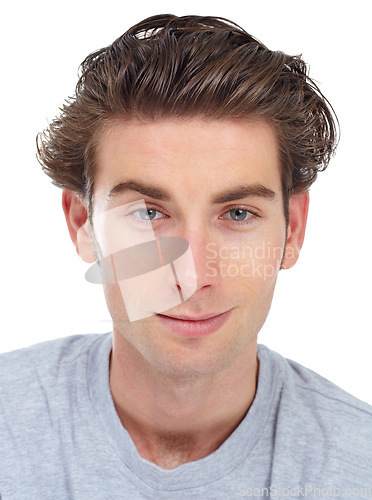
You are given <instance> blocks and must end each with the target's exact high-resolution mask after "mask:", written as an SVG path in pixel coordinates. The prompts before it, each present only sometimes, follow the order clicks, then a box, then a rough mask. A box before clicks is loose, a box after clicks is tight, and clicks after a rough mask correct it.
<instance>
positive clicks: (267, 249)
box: [208, 238, 284, 292]
mask: <svg viewBox="0 0 372 500" xmlns="http://www.w3.org/2000/svg"><path fill="white" fill-rule="evenodd" d="M283 251H284V247H283V242H282V241H281V239H280V238H277V239H275V240H274V239H273V238H271V239H270V240H269V239H262V240H261V241H260V242H252V241H250V243H249V244H244V243H242V242H241V241H240V242H239V243H235V244H229V245H224V246H221V247H219V248H218V249H216V250H215V251H214V253H213V257H214V259H209V261H208V265H209V267H210V268H211V267H212V266H214V267H215V268H216V270H218V271H219V274H220V277H221V279H222V280H224V282H225V284H229V286H231V287H234V286H235V287H236V286H237V285H238V284H239V285H240V286H242V287H245V288H247V289H248V290H249V289H251V290H252V292H253V291H254V290H257V292H258V291H259V290H265V289H266V288H269V289H270V288H272V287H273V285H274V284H275V281H276V277H277V275H278V272H279V269H280V264H281V261H282V257H283Z"/></svg>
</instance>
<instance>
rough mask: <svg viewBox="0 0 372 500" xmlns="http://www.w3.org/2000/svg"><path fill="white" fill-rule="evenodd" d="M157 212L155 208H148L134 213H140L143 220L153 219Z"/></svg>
mask: <svg viewBox="0 0 372 500" xmlns="http://www.w3.org/2000/svg"><path fill="white" fill-rule="evenodd" d="M156 212H157V210H155V208H147V209H141V210H136V211H135V212H132V214H135V213H138V214H139V216H140V218H141V219H142V220H153V219H155V215H156Z"/></svg>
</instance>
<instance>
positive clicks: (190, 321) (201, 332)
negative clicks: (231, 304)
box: [156, 309, 232, 338]
mask: <svg viewBox="0 0 372 500" xmlns="http://www.w3.org/2000/svg"><path fill="white" fill-rule="evenodd" d="M231 311H232V309H229V310H228V311H225V312H223V313H213V314H204V315H202V316H198V317H190V316H184V315H178V316H166V315H164V314H157V315H156V316H157V317H158V318H159V320H160V321H161V323H162V324H163V325H164V326H165V327H166V328H167V329H168V330H170V331H171V332H172V333H175V334H176V335H178V336H180V337H188V338H199V337H206V336H208V335H211V334H212V333H214V332H216V331H217V330H219V329H220V328H221V327H222V325H223V324H224V323H225V322H226V321H227V319H228V318H229V316H230V313H231Z"/></svg>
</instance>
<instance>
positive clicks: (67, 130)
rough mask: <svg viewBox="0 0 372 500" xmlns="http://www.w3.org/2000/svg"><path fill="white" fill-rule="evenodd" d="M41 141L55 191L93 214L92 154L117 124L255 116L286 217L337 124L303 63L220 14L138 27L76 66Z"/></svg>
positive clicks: (333, 140) (326, 154)
mask: <svg viewBox="0 0 372 500" xmlns="http://www.w3.org/2000/svg"><path fill="white" fill-rule="evenodd" d="M60 111H61V112H60V114H59V116H57V117H56V118H55V119H54V120H53V121H52V122H51V123H50V125H49V127H48V128H47V129H46V130H44V131H43V132H41V133H40V134H38V136H37V151H38V153H37V156H38V159H39V161H40V163H41V165H42V167H43V170H44V171H45V173H46V174H47V175H48V176H49V177H50V178H51V179H52V182H53V184H55V185H57V186H59V187H61V188H69V189H72V190H74V191H76V192H78V193H79V194H80V195H81V196H82V197H83V198H84V199H86V200H87V202H88V210H91V208H92V200H93V192H94V177H95V171H96V168H97V165H96V162H95V149H96V145H97V143H98V140H99V137H100V134H101V132H102V131H103V129H104V127H105V125H106V124H107V123H109V121H110V119H112V118H120V119H123V120H131V119H137V120H146V121H148V120H154V121H156V120H161V119H174V118H185V117H204V118H207V119H213V120H218V119H235V118H240V119H241V118H250V117H257V118H261V119H263V120H266V121H268V122H269V123H271V124H272V126H273V127H274V130H275V132H276V134H277V139H278V145H279V150H280V158H281V182H282V188H283V198H284V210H285V215H286V219H287V221H288V200H289V196H290V195H291V194H293V193H299V192H303V191H304V190H307V189H309V187H310V185H311V184H312V183H313V182H314V180H315V179H316V177H317V174H318V172H319V171H321V170H324V169H325V168H326V167H327V165H328V163H329V160H330V158H331V156H332V154H333V153H334V151H335V148H336V144H337V135H338V134H337V117H336V115H335V113H334V111H333V109H332V107H331V105H330V104H329V102H328V101H327V100H326V98H325V97H324V96H323V94H322V93H321V91H320V90H319V88H318V86H317V85H316V84H315V83H314V81H313V80H312V79H311V78H310V77H309V76H308V71H307V65H306V63H305V62H304V61H303V60H302V58H301V56H290V55H287V54H285V53H283V52H280V51H271V50H269V49H268V48H267V47H266V46H265V45H263V44H262V43H261V42H260V41H258V40H257V39H255V38H254V37H253V36H251V35H250V34H248V33H247V32H246V31H245V30H244V29H243V28H241V27H240V26H238V25H237V24H235V23H233V22H231V21H229V20H227V19H224V18H217V17H202V16H183V17H177V16H174V15H170V14H167V15H158V16H153V17H150V18H148V19H145V20H144V21H142V22H140V23H138V24H136V25H135V26H133V27H132V28H130V29H129V30H128V31H127V32H126V33H124V34H123V35H122V36H120V37H119V38H118V39H117V40H115V41H114V42H113V43H112V44H111V45H109V46H108V47H105V48H103V49H100V50H97V51H96V52H93V53H92V54H90V55H89V56H88V57H87V58H86V59H85V60H84V61H83V62H82V64H81V65H80V76H79V80H78V83H77V85H76V90H75V94H74V96H73V97H72V98H69V99H67V100H66V101H65V103H64V105H63V107H62V108H61V110H60Z"/></svg>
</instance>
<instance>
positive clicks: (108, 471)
mask: <svg viewBox="0 0 372 500" xmlns="http://www.w3.org/2000/svg"><path fill="white" fill-rule="evenodd" d="M111 347H112V334H111V333H108V334H104V335H98V334H97V335H96V334H92V335H77V336H71V337H66V338H62V339H57V340H52V341H48V342H43V343H41V344H36V345H34V346H31V347H28V348H24V349H19V350H17V351H13V352H9V353H5V354H1V355H0V494H1V498H2V500H36V499H37V500H49V499H51V500H59V499H74V500H75V499H76V500H88V499H89V500H95V499H97V500H105V499H110V500H116V499H128V500H136V499H151V500H153V499H155V500H162V499H167V500H175V499H182V500H184V499H185V500H187V499H201V500H208V499H224V500H226V499H234V498H237V499H238V498H240V497H253V496H255V497H267V496H269V497H270V496H272V497H278V498H293V497H305V496H307V497H311V498H314V497H315V498H320V497H321V498H333V497H338V498H353V497H354V498H355V497H372V408H371V407H370V406H369V405H367V404H365V403H363V402H361V401H359V400H357V399H356V398H354V397H353V396H351V395H349V394H347V393H345V392H344V391H343V390H341V389H339V388H338V387H336V386H335V385H334V384H332V383H331V382H329V381H327V380H326V379H324V378H322V377H321V376H319V375H317V374H316V373H314V372H312V371H311V370H308V369H307V368H304V367H302V366H301V365H299V364H297V363H295V362H293V361H289V360H287V359H285V358H283V357H282V356H280V355H279V354H277V353H275V352H273V351H271V350H269V349H268V348H267V347H265V346H262V345H259V346H258V357H259V361H260V367H259V376H258V385H257V392H256V396H255V398H254V401H253V403H252V405H251V407H250V409H249V411H248V412H247V414H246V416H245V418H244V419H243V421H242V422H241V423H240V425H239V426H238V427H237V428H236V429H235V431H234V432H233V433H232V434H231V435H230V436H229V438H228V439H227V440H226V441H225V442H224V443H223V444H222V445H221V446H220V448H219V449H218V450H216V451H215V452H214V453H212V454H210V455H208V456H207V457H205V458H203V459H201V460H198V461H196V462H190V463H186V464H184V465H181V466H179V467H177V468H175V469H172V470H164V469H162V468H160V467H158V466H157V465H155V464H153V463H151V462H149V461H147V460H145V459H143V458H142V457H140V456H139V454H138V452H137V450H136V448H135V446H134V444H133V442H132V440H131V438H130V436H129V434H128V433H127V431H126V430H125V428H124V427H123V426H122V424H121V422H120V420H119V417H118V415H117V413H116V411H115V407H114V403H113V400H112V397H111V392H110V386H109V371H108V370H109V354H110V351H111Z"/></svg>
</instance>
